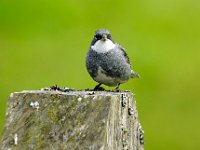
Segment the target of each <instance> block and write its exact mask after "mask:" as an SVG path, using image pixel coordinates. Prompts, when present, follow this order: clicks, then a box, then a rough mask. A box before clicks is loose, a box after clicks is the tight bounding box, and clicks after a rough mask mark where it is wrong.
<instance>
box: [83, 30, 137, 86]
mask: <svg viewBox="0 0 200 150" xmlns="http://www.w3.org/2000/svg"><path fill="white" fill-rule="evenodd" d="M86 67H87V70H88V72H89V74H90V76H91V77H92V78H93V79H94V80H95V81H96V82H98V83H99V84H98V85H97V86H96V87H95V90H97V89H98V88H99V86H100V85H101V84H105V85H107V86H117V88H116V89H119V85H120V84H121V83H124V82H127V81H128V80H129V78H134V77H139V75H138V74H137V73H136V72H134V71H133V70H131V64H130V61H129V58H128V56H127V54H126V52H125V50H124V49H123V48H122V47H121V46H120V45H119V44H117V43H116V42H114V40H113V39H112V37H111V35H110V32H109V31H108V30H105V29H99V30H97V31H96V32H95V35H94V38H93V40H92V42H91V45H90V48H89V51H88V54H87V57H86Z"/></svg>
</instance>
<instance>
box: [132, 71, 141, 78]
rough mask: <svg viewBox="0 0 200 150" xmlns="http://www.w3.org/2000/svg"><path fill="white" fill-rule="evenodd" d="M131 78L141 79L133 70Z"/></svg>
mask: <svg viewBox="0 0 200 150" xmlns="http://www.w3.org/2000/svg"><path fill="white" fill-rule="evenodd" d="M131 78H140V75H139V74H138V73H137V72H135V71H133V70H131Z"/></svg>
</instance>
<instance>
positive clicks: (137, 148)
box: [0, 90, 143, 150]
mask: <svg viewBox="0 0 200 150" xmlns="http://www.w3.org/2000/svg"><path fill="white" fill-rule="evenodd" d="M142 134H143V131H142V129H141V125H140V123H139V120H138V112H137V109H136V103H135V100H134V95H133V94H132V93H131V92H106V91H68V92H60V91H51V90H38V91H22V92H15V93H12V94H11V95H10V97H9V101H8V106H7V111H6V120H5V126H4V130H3V135H2V140H1V144H0V149H2V150H26V149H27V150H32V149H33V150H35V149H37V150H38V149H41V150H46V149H48V150H65V149H66V150H123V149H124V150H143V135H142Z"/></svg>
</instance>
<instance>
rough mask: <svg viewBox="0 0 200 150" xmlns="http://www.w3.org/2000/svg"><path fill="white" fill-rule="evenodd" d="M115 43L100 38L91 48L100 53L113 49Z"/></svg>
mask: <svg viewBox="0 0 200 150" xmlns="http://www.w3.org/2000/svg"><path fill="white" fill-rule="evenodd" d="M114 47H115V44H114V43H113V42H112V41H111V40H110V39H107V40H106V41H102V40H98V41H97V42H96V43H95V44H94V45H93V46H91V48H92V49H93V50H94V51H96V52H98V53H106V52H108V51H109V50H111V49H113V48H114Z"/></svg>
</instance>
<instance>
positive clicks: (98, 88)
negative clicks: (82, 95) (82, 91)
mask: <svg viewBox="0 0 200 150" xmlns="http://www.w3.org/2000/svg"><path fill="white" fill-rule="evenodd" d="M100 86H101V83H99V84H98V85H97V86H95V88H94V91H98V90H102V89H103V88H100Z"/></svg>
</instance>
